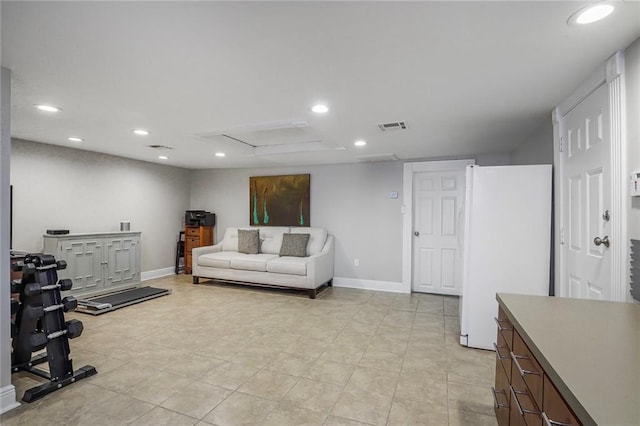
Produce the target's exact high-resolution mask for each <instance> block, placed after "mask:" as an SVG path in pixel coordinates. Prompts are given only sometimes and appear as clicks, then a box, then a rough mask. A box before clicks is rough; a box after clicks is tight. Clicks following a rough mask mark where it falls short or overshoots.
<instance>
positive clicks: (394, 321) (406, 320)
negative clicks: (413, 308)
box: [382, 310, 415, 328]
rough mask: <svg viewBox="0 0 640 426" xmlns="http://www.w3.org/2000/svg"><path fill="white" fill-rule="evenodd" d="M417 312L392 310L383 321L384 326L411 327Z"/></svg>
mask: <svg viewBox="0 0 640 426" xmlns="http://www.w3.org/2000/svg"><path fill="white" fill-rule="evenodd" d="M414 318H415V313H413V312H407V311H394V310H391V311H389V313H388V314H387V316H386V317H385V318H384V320H383V321H382V325H383V326H389V327H400V328H411V326H412V325H413V319H414Z"/></svg>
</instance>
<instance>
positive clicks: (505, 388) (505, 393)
mask: <svg viewBox="0 0 640 426" xmlns="http://www.w3.org/2000/svg"><path fill="white" fill-rule="evenodd" d="M491 391H492V392H493V409H494V411H495V413H496V420H497V421H498V426H508V425H509V405H510V402H511V387H510V386H509V379H508V378H507V375H506V373H505V371H504V369H503V368H502V364H501V363H500V359H499V358H496V383H495V387H494V388H492V389H491Z"/></svg>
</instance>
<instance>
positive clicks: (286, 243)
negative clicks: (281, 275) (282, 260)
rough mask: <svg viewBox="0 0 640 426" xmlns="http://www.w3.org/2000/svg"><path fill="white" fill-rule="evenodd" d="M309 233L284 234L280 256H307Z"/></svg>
mask: <svg viewBox="0 0 640 426" xmlns="http://www.w3.org/2000/svg"><path fill="white" fill-rule="evenodd" d="M308 242H309V234H287V233H285V234H282V245H281V246H280V256H296V257H305V256H306V255H307V243H308Z"/></svg>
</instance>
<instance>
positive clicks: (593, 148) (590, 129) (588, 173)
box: [561, 85, 617, 300]
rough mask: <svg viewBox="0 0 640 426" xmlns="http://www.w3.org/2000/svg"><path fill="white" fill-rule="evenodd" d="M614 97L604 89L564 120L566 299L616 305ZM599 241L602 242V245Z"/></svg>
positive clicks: (604, 86)
mask: <svg viewBox="0 0 640 426" xmlns="http://www.w3.org/2000/svg"><path fill="white" fill-rule="evenodd" d="M609 110H610V109H609V91H608V88H607V86H606V85H602V86H601V87H600V88H599V89H597V90H596V91H595V92H593V93H592V94H591V95H590V96H589V97H587V98H586V99H585V100H583V101H582V102H581V103H580V104H578V105H577V106H576V107H575V108H574V109H573V110H571V111H570V112H569V113H568V114H567V115H565V116H564V119H563V120H564V126H563V130H562V145H563V148H562V153H561V156H562V157H563V160H564V172H563V175H562V185H563V187H564V188H563V193H564V194H565V196H564V200H563V203H564V206H563V207H564V208H563V216H564V217H563V228H562V233H563V234H564V235H563V236H562V237H561V240H562V241H563V245H562V250H564V255H565V259H566V268H565V276H564V277H563V280H562V281H563V286H564V291H563V293H564V295H566V296H568V297H575V298H584V299H602V300H611V296H612V292H611V253H610V249H609V242H610V235H611V220H612V215H614V214H616V213H617V212H614V211H613V210H612V203H611V200H612V199H611V166H610V164H611V147H610V136H609V135H610V134H611V132H610V115H609ZM598 239H599V240H598Z"/></svg>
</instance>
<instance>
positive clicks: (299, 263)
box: [267, 256, 307, 276]
mask: <svg viewBox="0 0 640 426" xmlns="http://www.w3.org/2000/svg"><path fill="white" fill-rule="evenodd" d="M267 272H273V273H276V274H287V275H302V276H305V275H307V259H306V258H304V257H289V256H287V257H278V258H276V259H273V260H270V261H269V262H267Z"/></svg>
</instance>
